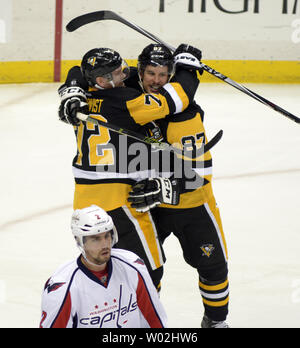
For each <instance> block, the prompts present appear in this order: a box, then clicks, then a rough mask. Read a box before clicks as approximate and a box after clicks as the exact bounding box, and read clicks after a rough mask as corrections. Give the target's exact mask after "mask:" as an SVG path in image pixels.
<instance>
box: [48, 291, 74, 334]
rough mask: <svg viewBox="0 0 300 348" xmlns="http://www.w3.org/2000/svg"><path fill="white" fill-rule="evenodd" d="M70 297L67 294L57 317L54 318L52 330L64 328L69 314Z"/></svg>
mask: <svg viewBox="0 0 300 348" xmlns="http://www.w3.org/2000/svg"><path fill="white" fill-rule="evenodd" d="M71 304H72V303H71V295H70V293H69V292H68V295H67V298H66V300H65V301H64V303H63V305H62V307H61V309H60V311H59V314H58V316H57V317H56V318H55V320H54V322H53V324H52V327H53V328H66V327H67V324H68V321H69V318H70V314H71Z"/></svg>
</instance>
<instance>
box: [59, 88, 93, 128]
mask: <svg viewBox="0 0 300 348" xmlns="http://www.w3.org/2000/svg"><path fill="white" fill-rule="evenodd" d="M58 94H59V96H60V98H61V103H60V106H59V109H58V116H59V119H60V120H61V121H63V122H65V123H69V124H72V125H73V126H78V125H79V124H80V120H79V119H78V118H77V113H78V112H80V113H82V114H85V115H88V114H89V108H88V104H87V102H86V101H87V100H86V95H85V92H84V90H83V89H82V88H81V87H78V86H74V87H67V86H66V85H63V86H62V87H61V88H60V89H59V90H58Z"/></svg>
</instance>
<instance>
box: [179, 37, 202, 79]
mask: <svg viewBox="0 0 300 348" xmlns="http://www.w3.org/2000/svg"><path fill="white" fill-rule="evenodd" d="M173 57H174V63H175V66H176V68H178V67H181V68H184V69H189V70H199V73H200V74H201V75H202V74H203V69H201V67H200V62H201V58H202V52H201V51H200V50H199V49H198V48H196V47H193V46H190V45H187V44H180V45H179V46H178V47H177V48H176V50H175V52H174V54H173Z"/></svg>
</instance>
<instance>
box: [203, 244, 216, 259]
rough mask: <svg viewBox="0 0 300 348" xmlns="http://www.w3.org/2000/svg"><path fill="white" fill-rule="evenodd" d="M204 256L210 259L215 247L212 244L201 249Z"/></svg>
mask: <svg viewBox="0 0 300 348" xmlns="http://www.w3.org/2000/svg"><path fill="white" fill-rule="evenodd" d="M200 249H201V250H202V252H203V254H202V256H207V257H210V256H211V254H212V252H213V250H214V249H215V247H214V246H213V245H212V244H204V245H202V246H201V247H200Z"/></svg>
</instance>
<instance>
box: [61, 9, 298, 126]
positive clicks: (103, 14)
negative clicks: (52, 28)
mask: <svg viewBox="0 0 300 348" xmlns="http://www.w3.org/2000/svg"><path fill="white" fill-rule="evenodd" d="M105 19H110V20H115V21H118V22H121V23H123V24H125V25H127V26H128V27H130V28H132V29H134V30H136V31H138V32H139V33H140V34H142V35H144V36H146V37H148V38H149V39H151V40H153V41H155V42H157V43H160V44H162V45H165V46H166V47H168V48H169V49H170V50H171V51H172V52H174V51H175V48H174V47H173V46H171V45H169V44H167V43H166V42H164V41H162V40H161V39H159V38H158V37H156V36H155V35H153V34H151V33H149V32H148V31H147V30H145V29H143V28H141V27H139V26H138V25H136V24H133V23H131V22H129V21H127V20H126V19H124V18H123V17H121V16H119V15H118V14H116V13H115V12H113V11H107V10H104V11H96V12H90V13H87V14H84V15H81V16H78V17H75V18H74V19H72V20H71V21H70V22H69V23H68V24H67V26H66V29H67V31H74V30H76V29H78V28H80V27H81V26H83V25H85V24H88V23H92V22H96V21H101V20H105ZM200 68H201V69H203V70H205V71H206V72H208V73H209V74H211V75H214V76H215V77H217V78H218V79H220V80H222V81H224V82H226V83H228V84H229V85H231V86H233V87H235V88H236V89H238V90H240V91H241V92H243V93H245V94H247V95H248V96H250V97H252V98H254V99H256V100H257V101H259V102H260V103H262V104H264V105H266V106H269V107H270V108H272V109H273V110H275V111H277V112H279V113H280V114H282V115H283V116H285V117H287V118H289V119H290V120H292V121H295V122H296V123H300V118H299V117H297V116H295V115H293V114H291V113H290V112H288V111H286V110H284V109H283V108H281V107H280V106H278V105H276V104H274V103H272V102H271V101H269V100H268V99H266V98H264V97H262V96H260V95H259V94H257V93H255V92H253V91H251V90H250V89H249V88H247V87H245V86H243V85H241V84H239V83H237V82H235V81H233V80H231V79H230V78H229V77H227V76H225V75H223V74H221V73H220V72H218V71H216V70H214V69H213V68H211V67H209V66H207V65H205V64H203V63H201V62H200Z"/></svg>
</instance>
